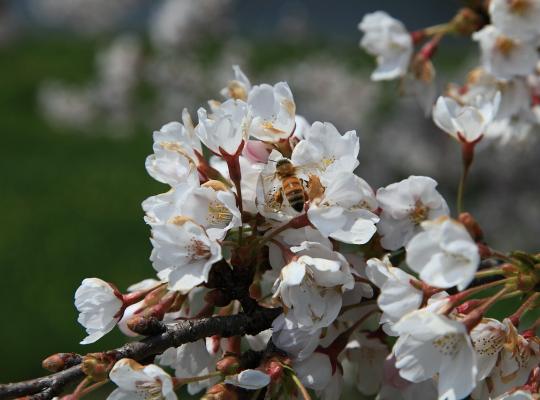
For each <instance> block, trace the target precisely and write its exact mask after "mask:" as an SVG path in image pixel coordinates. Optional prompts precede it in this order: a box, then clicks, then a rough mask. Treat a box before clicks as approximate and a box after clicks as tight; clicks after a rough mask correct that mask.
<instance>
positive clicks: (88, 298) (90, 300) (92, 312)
mask: <svg viewBox="0 0 540 400" xmlns="http://www.w3.org/2000/svg"><path fill="white" fill-rule="evenodd" d="M75 307H77V310H78V311H79V318H78V319H77V321H78V322H79V323H80V324H81V325H82V326H84V327H85V328H86V332H87V333H88V336H87V337H86V338H85V339H84V340H83V341H82V342H81V344H89V343H94V342H95V341H97V340H99V339H100V338H102V337H103V336H104V335H106V334H107V333H109V332H110V331H112V330H113V328H114V327H115V326H116V324H117V323H118V321H119V320H120V318H121V317H122V307H123V301H122V295H121V294H120V293H119V292H118V290H117V289H115V288H114V287H112V286H111V285H110V284H109V283H107V282H105V281H102V280H101V279H98V278H86V279H84V280H83V281H82V283H81V286H79V288H78V289H77V291H76V292H75Z"/></svg>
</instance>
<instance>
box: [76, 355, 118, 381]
mask: <svg viewBox="0 0 540 400" xmlns="http://www.w3.org/2000/svg"><path fill="white" fill-rule="evenodd" d="M111 367H112V363H111V362H110V360H108V359H107V357H106V356H105V355H104V354H103V353H92V354H87V355H85V356H84V357H83V360H82V363H81V369H82V371H83V372H84V374H85V375H86V376H88V377H90V378H92V380H93V381H94V382H101V381H104V380H106V379H107V377H108V376H109V370H110V369H111Z"/></svg>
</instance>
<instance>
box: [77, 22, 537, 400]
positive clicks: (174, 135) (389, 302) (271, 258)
mask: <svg viewBox="0 0 540 400" xmlns="http://www.w3.org/2000/svg"><path fill="white" fill-rule="evenodd" d="M364 22H365V23H363V25H362V26H364V27H365V28H366V29H367V27H368V26H371V25H370V24H371V23H372V22H369V18H368V22H366V21H364ZM384 26H385V25H384V24H378V28H381V27H384ZM393 29H395V30H397V31H398V33H399V32H401V30H400V29H397V28H391V30H392V31H393ZM400 35H404V33H403V32H401V33H400ZM399 38H401V36H398V39H396V40H397V41H398V42H399ZM366 40H367V39H366ZM379 44H381V43H379ZM389 57H390V56H389ZM392 57H393V56H392ZM381 62H382V61H381ZM233 72H234V75H233V76H232V77H231V80H230V81H229V82H228V84H227V86H226V87H225V88H223V89H222V90H221V95H222V96H223V99H222V100H221V101H216V100H212V101H209V102H208V108H200V109H199V110H198V111H197V117H198V118H197V119H198V121H197V123H195V122H194V121H193V119H192V117H191V116H190V113H189V112H188V111H187V110H184V111H183V112H182V118H181V122H180V121H174V122H170V123H168V124H166V125H164V126H163V127H161V129H160V130H158V131H155V132H154V135H153V140H154V143H153V153H152V154H151V155H149V156H148V158H147V159H146V169H147V171H148V173H149V175H150V176H151V177H153V178H154V179H156V180H157V181H159V182H161V183H163V184H165V185H167V191H166V192H164V193H162V194H158V195H155V196H152V197H149V198H148V199H146V200H145V201H144V202H143V204H142V206H143V209H144V212H145V222H146V223H147V224H148V225H149V227H150V230H151V239H150V240H151V243H152V246H153V250H152V253H151V255H150V261H151V262H152V266H153V268H154V270H155V271H156V275H157V278H158V279H148V280H145V281H143V282H140V283H138V284H135V285H133V286H131V287H130V288H128V293H126V294H122V293H120V291H119V290H118V289H117V288H116V287H115V286H114V285H112V284H109V283H107V282H104V281H102V280H100V279H97V278H92V279H86V280H84V281H83V283H82V285H81V287H80V288H79V289H78V290H77V292H76V294H75V305H76V307H77V308H78V310H79V311H80V317H79V322H80V323H81V324H82V325H83V326H84V327H85V328H86V330H87V332H88V336H87V337H86V338H85V339H84V340H83V342H82V343H92V342H94V341H96V340H98V339H99V338H100V337H102V336H103V335H105V334H106V333H108V332H109V331H111V330H112V329H114V327H115V326H117V325H118V327H119V329H120V330H121V331H122V332H123V333H124V334H126V335H128V336H137V335H141V334H143V335H148V329H147V328H148V327H147V326H146V327H145V324H147V323H148V321H162V322H163V323H164V324H165V326H173V325H174V324H175V322H176V321H179V320H184V319H197V318H201V317H210V318H211V317H213V316H220V317H225V316H231V315H235V314H238V313H240V312H241V311H240V310H242V312H244V313H247V314H249V313H251V312H254V310H260V309H268V308H274V309H278V308H279V309H280V310H281V314H280V315H279V316H278V317H277V318H276V319H274V320H273V322H272V325H271V327H269V329H267V330H264V331H262V332H259V333H258V334H256V335H245V336H244V337H240V336H233V337H228V338H226V337H220V336H219V335H218V336H210V337H207V338H202V339H199V340H197V341H195V342H192V343H188V344H184V345H181V346H180V347H170V348H169V349H167V350H166V351H164V352H163V353H162V354H160V355H158V356H157V357H155V359H154V363H155V364H148V365H146V366H143V365H140V364H139V363H137V362H136V361H134V360H131V359H122V360H120V361H117V362H116V363H110V364H108V367H107V368H108V370H110V372H109V377H110V379H111V380H112V381H113V382H115V383H116V384H117V385H118V389H116V390H115V391H114V392H113V393H112V394H111V395H110V397H109V399H120V398H134V396H135V395H136V394H135V393H137V395H141V394H142V395H143V396H146V397H145V398H156V399H157V398H160V399H173V398H176V395H175V392H174V390H175V388H178V387H180V386H181V385H187V389H188V391H189V393H191V394H196V393H199V392H201V391H203V390H205V391H206V394H205V395H204V396H205V398H206V399H223V398H234V399H236V398H245V397H248V398H249V396H253V391H259V393H264V396H265V397H264V398H267V399H280V398H290V397H291V396H297V397H298V396H300V397H301V396H303V397H304V398H305V399H307V398H309V394H308V393H309V391H313V392H314V393H316V394H317V396H318V397H319V398H321V399H328V400H332V399H337V398H339V397H340V395H341V392H342V390H343V387H344V382H345V377H344V368H351V370H352V371H354V373H353V374H352V378H350V376H349V375H351V374H348V376H347V379H352V380H353V381H352V383H353V384H354V385H355V386H356V388H357V389H358V391H360V392H361V393H363V394H365V395H368V396H371V395H375V394H378V396H379V398H380V399H390V398H392V399H399V398H404V399H407V398H415V399H426V400H429V399H436V398H439V399H463V398H465V397H467V396H469V395H470V396H472V398H474V399H495V398H530V399H532V398H533V395H536V394H537V391H538V386H539V385H540V380H539V377H540V369H539V367H538V363H539V362H540V348H539V344H540V341H539V340H538V338H537V337H536V335H535V332H534V330H535V326H536V325H535V326H533V327H531V328H529V329H527V330H525V331H523V330H521V331H520V330H518V328H519V326H520V319H521V317H522V315H523V314H524V313H525V312H527V311H528V310H530V309H532V308H533V307H535V306H536V302H537V299H538V297H539V296H538V294H537V293H536V292H535V288H536V287H537V285H538V283H539V282H540V274H539V273H538V272H537V271H538V268H537V267H538V265H540V258H539V257H538V256H537V255H529V254H525V253H520V252H514V253H511V254H509V255H505V254H502V253H500V252H497V251H495V250H493V249H491V248H490V247H489V246H488V245H487V244H486V243H485V242H484V240H483V235H482V231H481V229H480V227H479V225H478V223H476V221H475V220H474V219H473V217H472V216H471V215H470V214H468V213H461V214H458V215H457V216H455V218H452V217H451V215H450V209H449V206H448V204H447V202H446V200H445V199H444V197H443V196H442V195H441V194H440V193H439V192H438V190H437V182H436V181H435V180H433V179H432V178H429V177H425V176H410V177H408V178H406V179H403V180H401V181H399V182H396V183H391V184H389V185H388V186H386V187H382V188H379V189H377V190H374V189H373V188H372V187H371V186H370V185H369V184H368V183H367V182H366V181H365V180H364V179H362V178H361V177H360V176H359V175H357V174H356V173H355V171H356V169H357V167H358V166H359V162H358V156H359V152H360V144H359V137H358V134H357V133H356V132H355V131H354V130H350V131H347V132H339V131H338V130H337V129H336V128H335V127H334V125H332V124H331V123H329V122H313V123H309V122H308V121H306V119H305V118H303V117H302V116H300V115H298V114H297V113H296V104H295V100H294V96H293V94H292V91H291V89H290V88H289V86H288V85H287V83H285V82H278V83H276V84H273V85H270V84H259V85H253V84H252V83H251V82H250V80H249V79H248V78H247V76H246V75H245V74H244V73H243V72H242V71H241V69H240V68H239V67H237V66H235V67H234V69H233ZM499 96H500V95H499V94H496V95H495V97H494V98H493V99H489V100H486V101H482V102H478V103H476V104H475V105H474V106H472V105H470V106H469V105H467V106H465V105H459V104H458V103H456V102H454V101H452V100H448V99H443V100H440V101H439V102H438V104H437V106H436V108H435V115H436V121H438V125H439V126H440V127H441V128H442V129H444V130H446V131H447V132H448V133H450V134H452V135H453V136H455V137H456V138H457V139H458V140H460V141H462V142H463V146H464V147H463V148H464V149H468V151H470V148H469V147H467V146H470V145H471V143H474V141H475V140H476V139H477V138H478V137H479V136H481V135H482V133H483V132H484V131H485V129H486V127H487V124H488V123H489V121H490V120H491V119H492V118H493V116H494V115H495V114H496V112H497V111H496V110H497V108H498V103H499ZM473 146H474V145H473ZM464 151H465V150H464ZM471 162H472V160H471ZM469 165H470V164H469ZM360 170H361V169H360ZM486 278H490V279H489V280H488V281H485V279H486ZM490 290H491V292H490ZM493 290H495V291H493ZM486 294H487V296H486ZM510 297H520V298H522V299H524V303H523V305H522V306H521V307H520V308H519V309H518V310H517V311H516V312H515V313H514V314H512V315H510V316H508V317H507V318H505V319H504V320H502V322H501V321H499V320H496V319H492V318H488V317H487V316H486V312H487V311H488V310H490V308H491V307H492V306H493V305H494V304H496V303H498V302H499V301H500V300H502V299H506V298H510ZM246 349H249V350H247V351H246ZM242 350H244V352H243V351H242ZM253 354H257V355H258V356H257V357H256V361H255V362H253V360H252V361H250V362H247V361H246V358H247V357H248V356H249V357H253ZM138 361H141V360H138ZM145 361H146V362H149V361H148V360H145ZM150 361H151V360H150ZM113 365H114V366H113ZM157 365H160V366H161V367H159V366H157ZM162 367H163V368H165V369H169V370H170V371H174V376H173V377H171V376H170V375H169V374H168V373H167V372H166V371H165V370H164V369H162ZM107 368H105V369H107ZM110 368H112V369H110ZM250 393H251V394H250ZM516 396H517V397H516ZM519 396H521V397H519ZM523 396H525V397H523Z"/></svg>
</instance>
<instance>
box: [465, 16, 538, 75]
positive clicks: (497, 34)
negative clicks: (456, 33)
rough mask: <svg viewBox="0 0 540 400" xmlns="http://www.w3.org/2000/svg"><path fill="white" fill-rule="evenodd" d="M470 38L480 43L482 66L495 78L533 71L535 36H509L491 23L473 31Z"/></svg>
mask: <svg viewBox="0 0 540 400" xmlns="http://www.w3.org/2000/svg"><path fill="white" fill-rule="evenodd" d="M472 38H473V40H475V41H477V42H478V43H479V45H480V50H481V52H482V66H483V67H484V68H485V69H486V70H487V71H488V72H489V73H490V74H493V75H495V76H496V77H497V78H500V79H510V78H512V77H514V76H516V75H519V76H522V75H527V74H529V73H531V72H533V70H534V67H535V65H536V63H537V62H538V52H537V51H536V38H535V39H534V40H530V39H518V38H513V37H509V36H506V35H505V34H503V33H502V32H501V31H500V30H499V29H498V28H497V27H496V26H493V25H487V26H485V27H484V28H483V29H482V30H480V31H478V32H475V33H474V34H473V36H472Z"/></svg>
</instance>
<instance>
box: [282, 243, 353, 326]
mask: <svg viewBox="0 0 540 400" xmlns="http://www.w3.org/2000/svg"><path fill="white" fill-rule="evenodd" d="M291 251H292V252H293V253H294V259H293V260H292V261H291V262H290V263H288V264H287V265H285V266H284V267H283V269H282V270H281V275H280V277H279V279H278V280H277V281H276V282H275V284H274V288H273V292H274V298H276V299H279V300H280V301H281V302H282V303H283V305H284V306H285V307H287V309H288V310H289V311H288V312H287V315H288V316H289V315H290V318H291V319H293V320H295V321H297V322H298V324H299V326H300V327H309V328H311V330H312V331H314V330H316V329H318V328H322V327H326V326H328V325H330V324H331V323H332V322H333V321H334V320H335V319H336V317H337V316H338V313H339V309H340V308H341V302H342V299H341V293H342V292H344V291H346V290H349V289H352V288H353V286H354V280H353V276H352V274H351V271H350V269H349V266H348V263H347V261H346V260H345V259H344V258H343V256H342V255H340V254H339V253H336V252H333V251H331V250H329V249H328V248H326V247H325V246H322V245H320V244H319V243H312V242H304V243H302V245H300V246H298V247H293V248H291Z"/></svg>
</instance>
